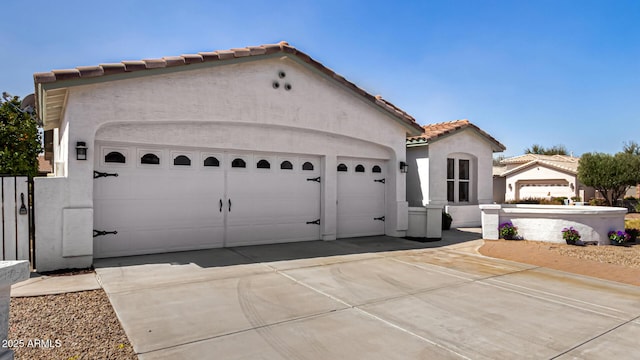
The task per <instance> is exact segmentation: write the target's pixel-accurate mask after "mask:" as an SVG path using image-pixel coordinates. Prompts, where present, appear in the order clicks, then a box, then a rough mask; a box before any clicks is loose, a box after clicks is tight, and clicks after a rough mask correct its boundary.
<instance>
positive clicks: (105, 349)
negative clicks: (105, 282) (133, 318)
mask: <svg viewBox="0 0 640 360" xmlns="http://www.w3.org/2000/svg"><path fill="white" fill-rule="evenodd" d="M10 311H11V312H10V318H9V336H8V340H10V341H12V342H13V343H14V344H13V345H16V346H13V347H12V349H13V350H14V351H15V359H18V360H20V359H35V360H38V359H47V360H49V359H65V360H84V359H137V356H136V355H135V353H134V351H133V348H132V347H131V344H130V343H129V340H128V339H127V336H126V335H125V333H124V330H122V327H121V326H120V322H119V321H118V319H117V317H116V314H115V313H114V311H113V308H112V307H111V303H109V299H108V298H107V295H106V294H105V292H104V291H103V290H102V289H100V290H92V291H82V292H76V293H68V294H61V295H47V296H35V297H24V298H11V310H10ZM38 342H39V344H38ZM16 343H17V344H16Z"/></svg>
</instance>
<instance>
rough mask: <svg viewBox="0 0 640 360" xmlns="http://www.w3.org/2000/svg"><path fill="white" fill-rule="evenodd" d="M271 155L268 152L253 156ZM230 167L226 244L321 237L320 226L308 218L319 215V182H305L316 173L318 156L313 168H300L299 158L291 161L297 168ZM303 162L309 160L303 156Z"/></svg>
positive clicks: (288, 240)
mask: <svg viewBox="0 0 640 360" xmlns="http://www.w3.org/2000/svg"><path fill="white" fill-rule="evenodd" d="M253 158H254V159H258V158H261V159H262V158H271V159H273V158H274V157H269V156H268V155H264V156H257V155H256V156H253ZM282 159H287V158H279V160H278V162H276V163H273V162H272V164H271V165H272V168H271V169H268V170H267V169H251V168H249V169H246V170H243V171H238V170H234V169H231V170H230V171H229V172H228V174H227V180H228V183H227V194H228V197H229V199H230V200H231V202H232V206H231V212H229V213H228V214H227V241H226V246H242V245H251V244H266V243H274V242H290V241H306V240H318V239H320V228H319V226H317V225H307V224H306V223H307V221H314V220H316V219H318V218H320V184H319V183H317V182H314V181H307V178H314V177H317V176H319V174H320V172H319V166H317V164H318V163H319V160H318V159H314V160H311V161H313V162H314V164H315V166H314V171H302V170H301V166H302V165H301V164H302V163H303V162H302V161H300V160H296V159H292V160H290V161H291V162H292V164H294V166H297V167H296V168H294V169H292V170H286V169H280V162H281V160H282ZM305 161H310V160H309V159H306V160H305Z"/></svg>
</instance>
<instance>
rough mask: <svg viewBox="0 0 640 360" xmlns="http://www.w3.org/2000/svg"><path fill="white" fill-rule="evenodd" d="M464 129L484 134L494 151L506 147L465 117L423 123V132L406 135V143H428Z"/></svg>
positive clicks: (502, 149)
mask: <svg viewBox="0 0 640 360" xmlns="http://www.w3.org/2000/svg"><path fill="white" fill-rule="evenodd" d="M464 129H472V130H474V131H476V132H477V133H479V134H480V135H482V136H484V137H485V138H486V139H487V140H489V142H491V143H492V144H493V145H494V151H504V150H505V149H506V147H505V146H504V145H502V143H500V142H499V141H498V140H496V139H495V138H494V137H493V136H491V135H489V134H488V133H486V132H485V131H483V130H482V129H480V128H479V127H477V126H476V125H474V124H472V123H471V122H470V121H469V120H467V119H463V120H454V121H447V122H442V123H437V124H429V125H424V126H423V127H422V131H423V132H422V134H421V135H418V136H410V137H407V145H411V144H420V143H430V142H433V141H435V140H438V139H440V138H442V137H445V136H447V135H450V134H452V133H454V132H457V131H461V130H464Z"/></svg>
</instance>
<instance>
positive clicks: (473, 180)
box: [407, 119, 505, 227]
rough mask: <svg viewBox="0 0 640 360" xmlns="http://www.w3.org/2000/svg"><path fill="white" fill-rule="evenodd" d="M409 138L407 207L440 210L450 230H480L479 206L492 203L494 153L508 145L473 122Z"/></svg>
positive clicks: (441, 126)
mask: <svg viewBox="0 0 640 360" xmlns="http://www.w3.org/2000/svg"><path fill="white" fill-rule="evenodd" d="M422 130H423V132H422V134H420V135H418V136H410V137H408V138H407V161H408V162H409V170H408V172H407V201H408V202H409V206H412V207H413V206H417V207H419V206H424V205H428V204H431V205H442V206H443V207H444V209H445V211H446V212H447V213H449V214H451V216H452V218H453V223H452V224H451V226H452V227H467V226H480V224H481V218H480V216H481V214H480V208H479V207H478V205H480V204H491V203H493V180H492V179H493V178H492V166H493V153H495V152H502V151H504V150H505V146H504V145H502V144H501V143H500V142H499V141H498V140H496V139H495V138H493V137H492V136H491V135H489V134H488V133H486V132H485V131H483V130H482V129H480V128H479V127H477V126H476V125H474V124H472V123H471V122H469V120H466V119H465V120H456V121H449V122H444V123H438V124H430V125H425V126H423V129H422Z"/></svg>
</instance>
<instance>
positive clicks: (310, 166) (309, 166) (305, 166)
mask: <svg viewBox="0 0 640 360" xmlns="http://www.w3.org/2000/svg"><path fill="white" fill-rule="evenodd" d="M302 170H313V164H312V163H310V162H308V161H307V162H305V163H304V164H302Z"/></svg>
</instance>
